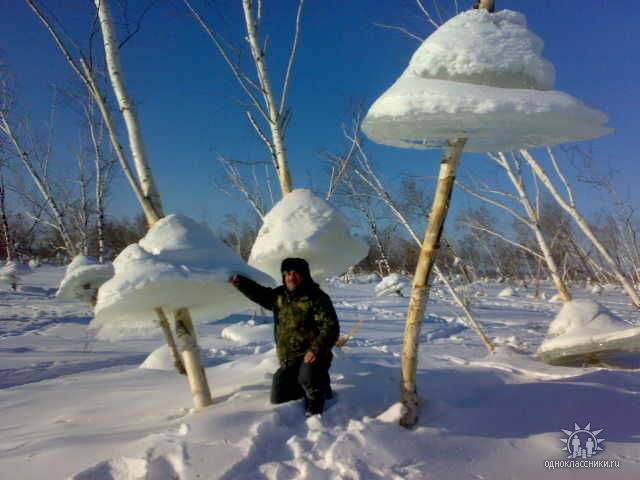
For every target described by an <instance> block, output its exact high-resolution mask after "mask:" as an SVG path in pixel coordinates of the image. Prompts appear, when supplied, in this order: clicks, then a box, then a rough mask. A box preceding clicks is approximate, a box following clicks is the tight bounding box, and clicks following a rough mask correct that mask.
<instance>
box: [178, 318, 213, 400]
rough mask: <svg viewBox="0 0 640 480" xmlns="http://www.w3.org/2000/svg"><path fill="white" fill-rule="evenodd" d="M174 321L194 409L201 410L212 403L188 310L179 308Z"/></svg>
mask: <svg viewBox="0 0 640 480" xmlns="http://www.w3.org/2000/svg"><path fill="white" fill-rule="evenodd" d="M174 316H175V320H176V336H177V339H178V348H179V349H180V351H181V352H182V359H183V361H184V368H185V369H186V371H187V377H188V378H189V386H190V388H191V395H192V397H193V403H194V405H195V407H196V408H203V407H206V406H208V405H211V404H212V403H213V399H212V398H211V391H210V390H209V384H208V382H207V376H206V374H205V371H204V367H203V366H202V361H201V360H200V347H198V341H197V338H196V331H195V329H194V328H193V322H192V320H191V314H190V313H189V309H187V308H180V309H178V310H176V311H175V312H174Z"/></svg>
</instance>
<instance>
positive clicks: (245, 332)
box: [220, 322, 273, 344]
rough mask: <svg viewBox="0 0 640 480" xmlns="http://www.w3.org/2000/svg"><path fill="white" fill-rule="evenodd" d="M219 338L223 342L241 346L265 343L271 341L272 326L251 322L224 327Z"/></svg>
mask: <svg viewBox="0 0 640 480" xmlns="http://www.w3.org/2000/svg"><path fill="white" fill-rule="evenodd" d="M220 336H221V337H222V338H224V339H225V340H229V341H232V342H238V343H242V344H249V343H266V342H271V341H273V325H269V324H263V325H255V324H252V323H251V322H247V323H244V322H243V323H236V324H235V325H229V326H228V327H225V328H224V329H223V330H222V332H220Z"/></svg>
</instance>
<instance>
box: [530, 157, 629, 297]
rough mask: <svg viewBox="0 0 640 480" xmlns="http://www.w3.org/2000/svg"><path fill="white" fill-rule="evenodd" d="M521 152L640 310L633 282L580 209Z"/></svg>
mask: <svg viewBox="0 0 640 480" xmlns="http://www.w3.org/2000/svg"><path fill="white" fill-rule="evenodd" d="M520 152H521V153H522V156H523V157H524V158H525V160H527V162H529V165H531V168H532V169H533V171H534V172H535V174H536V176H537V177H538V178H539V179H540V180H541V181H542V183H544V185H545V186H546V187H547V189H548V190H549V192H551V195H553V197H554V198H555V200H556V201H557V202H558V204H559V205H560V206H561V207H562V208H563V209H564V210H565V211H566V212H567V213H568V214H569V215H571V216H572V217H573V219H574V220H575V222H576V224H577V225H578V226H579V227H580V229H581V230H582V232H583V233H584V234H585V235H586V236H587V237H588V238H589V240H591V243H593V245H594V246H595V247H596V249H597V250H598V252H599V253H600V255H602V257H603V258H604V259H605V260H606V261H607V263H609V266H610V267H611V269H612V271H613V274H614V275H615V277H616V279H617V280H618V281H619V282H620V283H621V284H622V286H623V287H624V289H625V290H626V291H627V293H628V295H629V297H631V300H632V301H633V304H634V305H635V306H636V308H640V296H638V292H636V290H635V288H634V287H633V285H632V284H631V282H629V280H628V279H627V277H626V276H625V275H624V274H623V273H622V271H621V270H620V268H619V266H618V265H617V263H616V262H615V260H614V259H613V258H612V257H611V255H609V252H607V249H606V248H605V246H604V245H603V244H602V242H600V239H598V237H597V236H596V235H595V233H594V232H593V230H592V229H591V226H590V225H589V223H588V222H587V221H586V219H585V218H584V217H583V216H582V215H581V214H580V212H578V209H577V208H576V207H575V205H574V203H573V202H571V203H570V204H569V203H567V201H565V199H564V198H562V196H561V195H560V192H559V191H558V190H557V189H556V187H555V185H554V184H553V182H552V181H551V179H550V178H549V176H548V175H547V173H546V172H545V171H544V170H543V169H542V167H541V166H540V164H539V163H538V162H537V160H536V159H535V158H534V157H533V155H531V154H530V153H529V152H528V151H526V150H521V151H520ZM565 186H567V187H568V185H567V184H566V183H565Z"/></svg>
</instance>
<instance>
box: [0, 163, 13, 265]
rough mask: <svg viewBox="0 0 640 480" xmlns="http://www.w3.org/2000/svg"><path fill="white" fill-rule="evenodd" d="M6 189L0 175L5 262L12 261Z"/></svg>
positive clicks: (0, 212) (0, 204)
mask: <svg viewBox="0 0 640 480" xmlns="http://www.w3.org/2000/svg"><path fill="white" fill-rule="evenodd" d="M6 191H7V190H6V187H5V186H4V175H0V215H1V216H2V233H3V236H4V244H5V247H6V254H5V255H6V260H7V262H10V261H12V260H13V245H12V243H11V234H10V233H9V220H8V218H7V206H6V204H5V195H6Z"/></svg>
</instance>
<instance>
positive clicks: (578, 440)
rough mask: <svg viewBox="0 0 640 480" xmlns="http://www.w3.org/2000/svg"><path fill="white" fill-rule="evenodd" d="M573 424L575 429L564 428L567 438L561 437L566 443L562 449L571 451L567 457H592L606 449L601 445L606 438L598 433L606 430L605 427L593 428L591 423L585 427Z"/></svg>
mask: <svg viewBox="0 0 640 480" xmlns="http://www.w3.org/2000/svg"><path fill="white" fill-rule="evenodd" d="M573 425H574V428H573V431H571V430H564V429H562V432H563V433H564V434H565V435H567V438H561V439H560V440H561V441H562V442H564V444H565V446H564V448H563V449H562V450H566V451H567V452H568V453H569V455H568V456H567V458H591V457H593V456H594V455H597V454H598V452H600V451H602V450H604V448H602V447H601V446H600V445H601V444H602V442H604V438H597V437H598V434H599V433H600V432H602V431H603V430H604V429H603V428H602V429H600V430H591V423H589V424H588V425H587V426H586V427H584V428H580V427H579V426H578V424H577V423H574V424H573Z"/></svg>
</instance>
